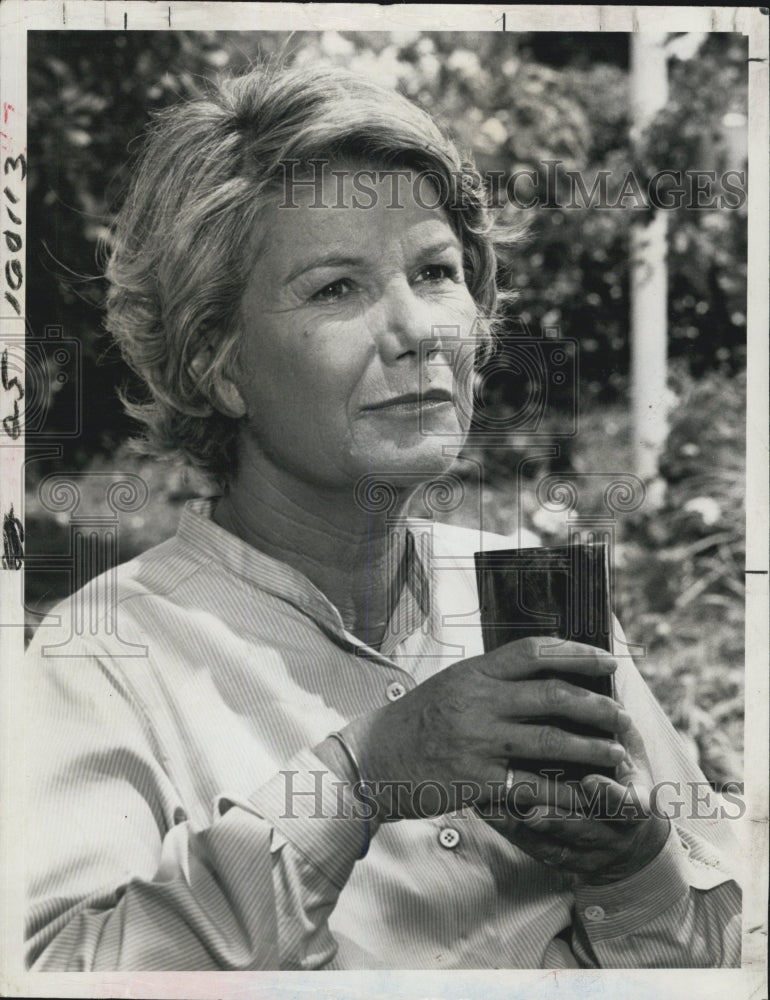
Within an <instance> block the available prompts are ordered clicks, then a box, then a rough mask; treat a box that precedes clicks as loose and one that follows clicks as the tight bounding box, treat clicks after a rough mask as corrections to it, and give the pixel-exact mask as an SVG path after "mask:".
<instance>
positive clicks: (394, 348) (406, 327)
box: [379, 280, 441, 361]
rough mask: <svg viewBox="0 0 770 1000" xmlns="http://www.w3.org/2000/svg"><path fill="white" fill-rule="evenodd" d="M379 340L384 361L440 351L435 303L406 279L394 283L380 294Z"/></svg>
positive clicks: (424, 355)
mask: <svg viewBox="0 0 770 1000" xmlns="http://www.w3.org/2000/svg"><path fill="white" fill-rule="evenodd" d="M380 306H381V316H380V320H379V343H380V351H381V352H382V354H383V357H384V358H385V359H386V360H388V361H397V360H398V359H399V358H402V357H405V356H407V357H408V356H410V355H413V356H415V357H418V358H419V357H420V356H422V357H423V358H424V357H426V356H427V355H429V354H434V353H435V352H436V351H438V350H440V348H441V344H440V320H441V318H440V317H439V316H437V315H435V311H436V304H435V302H433V303H431V302H428V301H426V300H425V299H424V298H421V297H420V296H419V295H418V294H417V293H416V292H415V291H414V289H413V288H412V287H411V286H410V284H409V282H408V281H406V280H404V281H400V282H396V283H394V284H393V285H392V286H391V287H389V288H388V289H387V291H386V292H385V294H384V295H383V296H382V299H381V302H380Z"/></svg>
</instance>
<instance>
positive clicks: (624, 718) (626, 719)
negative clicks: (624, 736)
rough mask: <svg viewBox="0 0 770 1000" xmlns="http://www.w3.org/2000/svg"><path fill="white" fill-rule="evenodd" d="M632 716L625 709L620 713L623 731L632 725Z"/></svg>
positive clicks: (619, 723)
mask: <svg viewBox="0 0 770 1000" xmlns="http://www.w3.org/2000/svg"><path fill="white" fill-rule="evenodd" d="M631 721H632V720H631V716H630V715H629V714H628V712H626V711H625V710H624V709H622V708H621V709H620V711H619V712H618V725H619V726H622V728H623V729H625V728H626V726H629V725H630V724H631Z"/></svg>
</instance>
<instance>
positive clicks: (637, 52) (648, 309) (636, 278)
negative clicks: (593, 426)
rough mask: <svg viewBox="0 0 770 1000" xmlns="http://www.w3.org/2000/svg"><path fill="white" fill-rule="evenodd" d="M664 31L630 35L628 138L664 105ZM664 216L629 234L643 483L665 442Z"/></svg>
mask: <svg viewBox="0 0 770 1000" xmlns="http://www.w3.org/2000/svg"><path fill="white" fill-rule="evenodd" d="M666 38H667V35H666V33H665V32H634V34H633V35H632V36H631V101H632V116H633V127H632V139H633V140H634V141H638V139H639V137H640V135H641V132H642V130H643V129H644V128H645V127H646V126H647V125H648V124H649V123H650V121H651V120H652V119H653V118H654V116H655V115H656V113H657V112H658V111H659V110H660V109H661V108H663V107H665V105H666V103H667V101H668V67H667V55H666V49H665V43H666ZM667 235H668V217H667V213H666V212H665V211H657V212H656V213H655V216H654V217H653V220H652V222H651V223H650V224H649V225H639V224H637V225H634V226H633V227H632V236H631V397H632V429H633V445H634V466H635V472H636V474H637V475H638V476H640V477H641V478H642V479H643V480H645V481H651V480H654V479H655V478H656V477H657V475H658V460H659V457H660V454H661V451H662V449H663V446H664V444H665V441H666V436H667V433H668V421H667V412H666V398H667V394H666V361H667V340H668V315H667V312H668V310H667V306H668V268H667V263H666V250H667Z"/></svg>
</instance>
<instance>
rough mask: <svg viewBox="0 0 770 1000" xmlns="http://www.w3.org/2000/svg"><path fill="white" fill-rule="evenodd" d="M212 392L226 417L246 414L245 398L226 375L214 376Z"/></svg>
mask: <svg viewBox="0 0 770 1000" xmlns="http://www.w3.org/2000/svg"><path fill="white" fill-rule="evenodd" d="M214 392H215V393H216V397H217V400H218V401H219V402H220V403H221V404H222V407H223V409H224V411H225V413H226V414H227V416H228V417H244V416H246V400H245V399H244V398H243V396H242V395H241V390H240V389H239V388H238V386H237V385H236V384H235V382H233V380H232V379H230V378H228V377H227V376H226V375H217V376H215V377H214Z"/></svg>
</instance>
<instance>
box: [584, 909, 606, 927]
mask: <svg viewBox="0 0 770 1000" xmlns="http://www.w3.org/2000/svg"><path fill="white" fill-rule="evenodd" d="M583 913H584V915H585V918H586V920H591V921H593V922H594V923H595V922H596V921H597V920H604V910H603V909H602V907H601V906H587V907H586V908H585V910H583Z"/></svg>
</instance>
